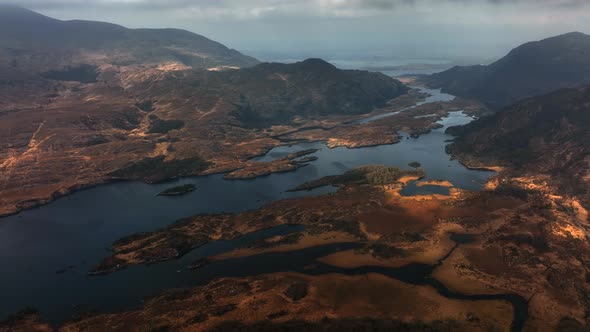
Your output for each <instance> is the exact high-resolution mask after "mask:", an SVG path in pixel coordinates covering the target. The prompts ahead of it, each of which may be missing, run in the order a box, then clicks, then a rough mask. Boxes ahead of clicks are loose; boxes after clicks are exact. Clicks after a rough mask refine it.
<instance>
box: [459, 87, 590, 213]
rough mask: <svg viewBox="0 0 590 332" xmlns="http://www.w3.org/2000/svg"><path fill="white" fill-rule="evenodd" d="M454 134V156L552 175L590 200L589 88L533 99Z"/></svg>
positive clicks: (461, 128) (562, 185) (527, 172)
mask: <svg viewBox="0 0 590 332" xmlns="http://www.w3.org/2000/svg"><path fill="white" fill-rule="evenodd" d="M449 132H450V133H451V134H453V135H456V136H458V137H457V138H456V140H455V142H454V143H453V144H452V145H450V146H449V150H450V152H451V153H452V154H453V155H455V156H456V157H459V158H460V159H462V160H464V161H466V162H467V163H469V164H472V165H478V164H483V165H485V164H488V165H489V164H500V165H504V166H507V167H509V168H510V169H512V170H514V171H515V172H516V173H523V174H524V173H526V174H534V175H547V176H548V177H549V179H550V181H553V182H556V184H558V185H559V186H560V187H561V188H562V190H564V191H565V192H568V193H571V194H575V195H582V196H584V195H586V196H587V197H588V198H590V192H589V191H588V190H589V188H590V186H589V183H590V144H588V142H590V86H586V87H580V88H570V89H562V90H559V91H556V92H552V93H549V94H546V95H543V96H538V97H532V98H529V99H526V100H523V101H521V102H519V103H517V104H515V105H513V106H510V107H508V108H506V109H504V110H502V111H500V112H498V113H496V114H495V115H493V116H491V117H486V118H481V119H479V120H477V121H474V122H472V123H470V124H468V125H466V126H463V127H452V128H449ZM588 204H589V205H590V200H588Z"/></svg>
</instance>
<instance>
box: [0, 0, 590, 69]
mask: <svg viewBox="0 0 590 332" xmlns="http://www.w3.org/2000/svg"><path fill="white" fill-rule="evenodd" d="M0 3H11V4H18V5H21V6H23V7H27V8H29V9H32V10H35V11H38V12H41V13H43V14H46V15H49V16H52V17H55V18H59V19H64V20H66V19H87V20H98V21H107V22H112V23H117V24H121V25H124V26H127V27H130V28H137V27H142V28H163V27H172V28H181V29H186V30H190V31H193V32H196V33H199V34H202V35H204V36H206V37H208V38H211V39H214V40H216V41H219V42H221V43H223V44H225V45H227V46H228V47H231V48H235V49H238V50H240V51H242V52H245V53H248V54H251V55H255V56H258V57H259V58H263V59H275V58H277V59H278V58H280V59H286V58H289V57H292V58H303V57H308V56H319V57H328V58H330V57H331V58H356V57H399V58H423V59H453V60H457V61H460V60H462V59H469V60H471V61H476V60H472V59H492V58H497V57H500V56H502V55H503V54H505V53H506V52H508V51H509V50H510V49H511V48H513V47H516V46H518V45H519V44H521V43H523V42H526V41H531V40H538V39H542V38H545V37H550V36H554V35H558V34H561V33H565V32H570V31H581V32H585V33H590V0H18V1H17V0H0Z"/></svg>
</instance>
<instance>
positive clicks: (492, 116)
mask: <svg viewBox="0 0 590 332" xmlns="http://www.w3.org/2000/svg"><path fill="white" fill-rule="evenodd" d="M154 4H155V3H154ZM154 4H151V5H152V6H153V5H154ZM277 4H278V2H277ZM101 5H105V4H101ZM127 5H128V6H136V5H137V4H136V3H135V2H134V3H133V4H127ZM223 5H224V6H225V5H227V4H223ZM489 5H490V6H495V5H497V4H495V3H494V4H492V3H490V4H489ZM105 6H106V5H105ZM216 6H221V5H216ZM325 6H328V4H325ZM341 6H342V8H344V7H345V6H346V5H345V4H341ZM148 7H149V6H148ZM148 7H146V8H144V10H148V9H147V8H148ZM394 7H396V8H397V6H394ZM96 8H97V10H100V8H101V7H100V6H99V7H96ZM220 8H222V6H221V7H215V9H216V10H217V9H220ZM207 9H208V10H210V9H211V8H209V7H207ZM381 9H383V8H381ZM192 14H194V12H193V13H192ZM340 14H346V12H342V13H340ZM256 15H262V16H264V15H265V14H264V13H257V14H256ZM344 16H346V15H344ZM257 19H258V18H257ZM244 22H246V21H244ZM88 36H94V38H88ZM589 40H590V39H589V36H588V35H585V34H584V33H580V32H572V33H567V34H562V35H559V36H555V37H550V38H547V39H542V40H539V41H536V42H529V43H526V44H523V45H521V46H518V47H516V48H514V49H513V50H512V51H510V52H509V53H508V54H507V55H506V56H505V57H502V58H501V59H500V60H498V61H495V62H492V63H491V64H490V65H475V66H461V67H460V66H456V67H453V68H451V69H448V70H445V71H442V72H438V73H437V72H436V71H437V70H442V69H444V68H448V67H450V64H451V63H463V62H462V61H459V60H457V61H456V62H453V61H449V60H448V59H434V58H433V59H431V60H429V61H428V63H426V62H424V63H422V60H419V59H418V58H416V59H414V60H411V61H408V62H407V63H401V62H400V60H399V58H400V57H402V55H403V54H404V53H405V51H406V50H398V52H399V54H397V55H396V57H397V58H396V57H392V58H389V57H388V56H390V55H387V56H382V55H377V53H376V55H374V56H372V57H366V58H365V60H364V61H361V60H359V59H351V58H348V59H347V58H346V57H344V58H343V59H340V60H338V59H332V60H331V61H326V60H322V59H320V58H307V59H306V60H299V61H288V63H276V62H269V63H267V62H260V61H258V60H257V59H254V58H252V57H250V56H248V55H244V54H242V53H240V52H238V51H236V50H233V49H230V48H228V47H226V46H224V45H222V44H220V43H218V42H215V41H213V40H210V39H208V38H206V37H204V36H202V35H198V34H195V33H192V32H189V31H185V30H178V29H144V28H138V29H130V28H126V27H123V26H120V25H115V24H110V23H102V22H93V21H82V20H71V21H70V20H58V19H53V18H51V17H48V16H44V15H41V14H38V13H36V12H33V11H30V10H27V9H24V8H21V7H18V6H13V5H4V4H0V217H1V218H0V265H2V266H3V273H2V274H0V284H1V285H3V288H2V301H0V332H13V331H22V332H25V331H26V332H29V331H39V332H41V331H43V332H45V331H61V332H78V331H79V332H82V331H154V332H155V331H235V330H239V331H275V330H292V331H351V332H352V331H359V330H363V331H364V330H368V331H391V330H395V331H511V332H512V331H514V332H516V331H547V330H551V331H585V330H587V326H588V325H589V324H590V268H588V266H589V264H590V245H589V243H588V240H589V238H588V236H589V234H590V219H589V218H590V214H589V212H588V211H589V210H590V173H589V170H590V145H589V144H588V142H590V136H589V135H590V134H589V133H590V116H589V115H590V109H589V108H590V88H589V87H588V86H587V84H590V81H588V77H590V76H588V70H587V69H588V68H590V67H588V66H587V65H588V62H587V59H588V58H587V57H586V55H588V54H589V53H588V52H589V51H590V47H589V46H590V42H589ZM445 47H446V48H451V45H450V44H449V45H447V44H446V43H445ZM269 52H270V50H269ZM462 56H463V58H462V59H464V60H465V59H469V56H467V55H462ZM457 59H459V57H458V58H457ZM388 61H389V62H391V64H392V65H388V66H383V65H382V66H376V64H387V63H389V62H388ZM465 61H467V60H465ZM335 64H338V66H336V65H335ZM445 66H448V67H445ZM343 67H346V68H347V69H342V68H343ZM363 68H364V69H371V70H372V71H369V70H363ZM410 69H415V70H417V72H416V73H417V75H409V74H408V73H407V72H405V71H406V70H410ZM394 72H399V73H402V72H403V74H404V75H403V76H402V77H398V78H394V77H392V75H388V74H387V73H394Z"/></svg>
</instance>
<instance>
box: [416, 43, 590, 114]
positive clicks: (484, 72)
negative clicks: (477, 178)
mask: <svg viewBox="0 0 590 332" xmlns="http://www.w3.org/2000/svg"><path fill="white" fill-rule="evenodd" d="M424 80H425V83H426V84H427V85H428V86H430V87H433V88H442V89H443V91H446V92H449V93H452V94H455V95H458V96H461V97H468V98H476V99H478V100H480V101H482V102H484V103H485V104H487V105H488V106H489V107H491V108H492V109H496V110H498V109H501V108H502V107H504V106H508V105H510V104H512V103H514V102H516V101H518V100H521V99H524V98H527V97H532V96H536V95H541V94H544V93H548V92H551V91H555V90H558V89H561V88H568V87H577V86H582V85H585V84H590V36H588V35H586V34H583V33H580V32H572V33H567V34H564V35H560V36H557V37H552V38H547V39H544V40H541V41H536V42H530V43H526V44H524V45H521V46H519V47H517V48H515V49H514V50H512V51H511V52H510V53H509V54H508V55H506V56H505V57H504V58H502V59H500V60H498V61H496V62H495V63H492V64H491V65H488V66H483V65H478V66H468V67H453V68H451V69H449V70H446V71H443V72H441V73H437V74H433V75H431V76H428V77H426V78H425V79H424Z"/></svg>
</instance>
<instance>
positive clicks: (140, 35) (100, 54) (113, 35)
mask: <svg viewBox="0 0 590 332" xmlns="http://www.w3.org/2000/svg"><path fill="white" fill-rule="evenodd" d="M0 8H1V10H0V51H4V52H3V53H5V54H4V57H8V61H11V60H13V59H17V60H18V58H19V56H17V55H14V52H16V51H20V53H22V52H23V51H24V52H28V53H27V55H29V56H30V57H31V58H33V57H34V56H35V55H38V54H40V53H45V52H52V53H53V55H54V56H55V57H56V58H58V59H59V61H54V63H53V64H52V65H53V66H54V67H59V66H63V65H64V63H63V62H66V64H71V63H82V62H90V63H93V64H99V65H100V64H105V63H109V64H119V63H123V64H146V63H162V62H168V61H176V62H180V63H182V64H184V65H187V66H190V67H193V68H208V67H216V66H236V67H248V66H252V65H255V64H258V63H259V61H258V60H256V59H254V58H252V57H249V56H246V55H243V54H241V53H240V52H238V51H236V50H234V49H230V48H228V47H226V46H224V45H223V44H221V43H218V42H216V41H213V40H211V39H209V38H207V37H204V36H202V35H199V34H196V33H193V32H190V31H187V30H180V29H145V28H142V29H129V28H126V27H124V26H121V25H116V24H112V23H106V22H96V21H84V20H68V21H62V20H58V19H54V18H51V17H48V16H45V15H42V14H39V13H36V12H34V11H31V10H28V9H25V8H23V7H18V6H6V5H5V6H4V7H0ZM89 51H90V52H91V53H96V54H93V55H92V56H90V57H89V56H84V55H83V54H81V53H83V52H89ZM0 55H1V54H0ZM29 61H33V62H34V60H29ZM33 65H38V63H35V62H34V63H33Z"/></svg>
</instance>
